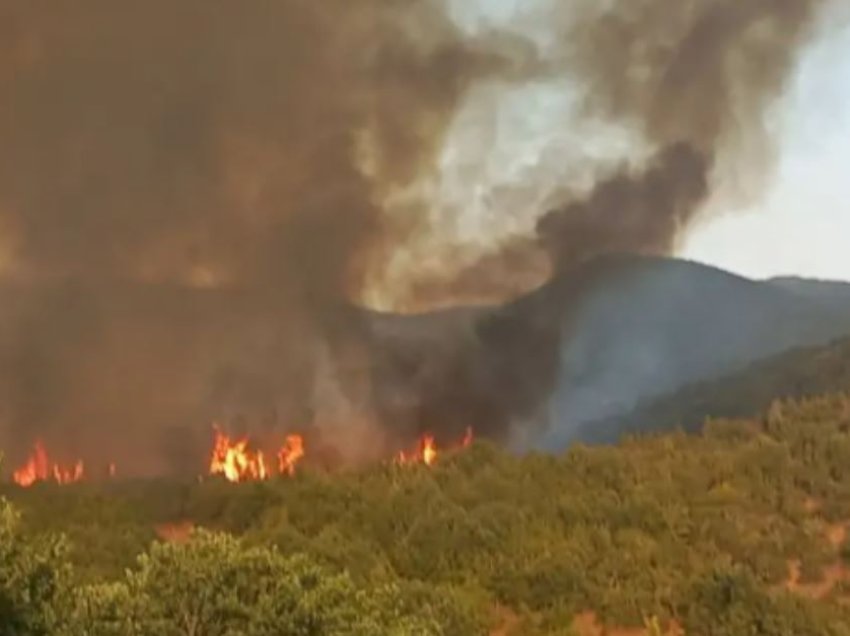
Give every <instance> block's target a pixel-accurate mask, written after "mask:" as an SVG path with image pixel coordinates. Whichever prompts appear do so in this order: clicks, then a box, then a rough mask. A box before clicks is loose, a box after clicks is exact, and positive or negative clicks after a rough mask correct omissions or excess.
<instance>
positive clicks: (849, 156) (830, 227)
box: [443, 0, 850, 280]
mask: <svg viewBox="0 0 850 636" xmlns="http://www.w3.org/2000/svg"><path fill="white" fill-rule="evenodd" d="M549 1H551V0H525V2H519V1H518V0H478V2H477V3H476V2H473V1H471V0H449V2H450V4H451V5H452V6H453V7H454V9H455V14H456V17H457V19H458V20H459V21H460V22H461V23H463V24H466V25H467V26H469V28H470V29H472V30H474V29H475V27H474V25H476V24H479V23H481V22H482V21H484V22H489V21H493V22H496V23H500V24H501V25H506V24H508V25H511V26H512V27H514V28H519V29H522V30H524V31H526V32H527V33H535V29H539V27H538V26H533V25H539V24H540V22H539V21H537V20H536V19H535V15H534V10H535V8H536V7H539V6H540V5H542V4H545V3H546V2H549ZM556 1H557V0H556ZM845 4H850V3H845V2H844V0H837V2H836V3H835V7H836V11H835V12H834V13H833V14H832V15H831V17H830V22H833V23H837V24H841V25H843V26H839V27H835V28H831V29H830V30H829V33H828V35H825V36H823V37H819V38H818V39H817V41H816V42H815V43H813V44H812V45H811V46H810V47H808V48H807V49H806V50H805V52H804V54H803V56H802V58H801V61H800V65H799V69H798V71H797V73H796V75H795V77H794V79H793V82H792V84H791V86H790V87H789V91H788V93H787V94H786V95H784V96H782V98H781V99H780V101H779V102H778V103H777V105H776V108H775V110H774V112H773V113H771V115H770V117H771V122H772V123H771V129H772V130H773V131H774V137H775V139H774V140H773V141H774V148H775V152H776V156H775V161H776V169H775V170H773V171H771V172H769V173H768V179H767V182H766V183H765V184H764V187H763V188H762V189H758V190H757V191H756V193H755V196H753V197H752V198H751V199H749V200H748V202H747V203H742V202H740V201H739V202H737V203H734V202H729V201H728V200H725V199H722V200H720V199H718V200H715V201H714V202H713V204H711V205H710V206H709V208H708V209H710V210H711V214H710V215H708V216H707V218H706V219H705V220H704V221H703V222H702V223H701V224H700V225H699V226H697V227H696V228H695V229H694V230H693V231H692V232H691V234H690V235H689V236H688V238H687V240H686V241H685V243H684V245H683V246H682V249H681V252H680V254H681V255H682V256H684V257H687V258H691V259H694V260H698V261H702V262H706V263H710V264H713V265H717V266H720V267H723V268H725V269H729V270H732V271H735V272H738V273H741V274H744V275H746V276H751V277H755V278H762V277H770V276H776V275H801V276H810V277H819V278H832V279H843V280H850V19H848V18H850V6H843V5H845ZM525 25H532V26H525ZM537 34H539V32H538V33H537ZM491 92H492V90H491ZM569 100H570V95H569V86H561V87H554V86H537V87H526V88H523V89H519V90H514V91H512V92H510V93H509V94H507V95H497V94H491V95H489V96H488V95H487V93H486V90H483V91H482V94H481V95H479V96H478V98H477V99H473V100H471V101H472V104H473V106H471V107H470V108H468V109H467V111H468V112H467V113H466V115H465V118H464V115H462V117H461V119H462V120H464V121H465V124H464V126H463V129H464V131H465V132H464V133H462V136H461V137H459V140H460V139H465V143H462V144H458V146H462V147H465V148H468V149H470V150H469V151H468V152H469V153H470V154H468V155H466V156H464V155H463V154H459V153H458V152H457V151H454V152H449V153H448V157H447V159H446V161H445V162H444V163H445V165H446V167H447V170H446V174H447V175H448V178H447V179H446V180H445V183H444V193H443V194H444V197H445V199H446V200H447V201H448V202H449V205H448V206H447V207H446V209H445V210H444V211H443V213H444V214H446V215H455V216H457V217H458V218H457V219H456V220H455V222H456V224H457V227H458V228H459V229H458V232H459V234H460V235H461V236H466V237H469V236H475V235H479V234H481V233H484V234H486V233H487V232H488V231H489V230H488V227H489V225H488V222H487V219H488V217H490V218H492V217H491V216H490V215H492V214H505V213H506V206H508V205H510V201H511V200H512V199H511V196H512V194H511V192H509V191H508V192H505V191H504V189H503V188H501V183H502V182H503V181H505V180H510V181H513V182H520V181H522V182H526V183H529V184H530V185H529V189H534V188H537V189H538V190H539V191H544V190H545V189H546V188H547V187H550V186H551V184H552V183H554V182H557V181H559V180H560V181H563V180H571V179H577V175H578V179H577V180H578V181H579V182H580V181H581V178H582V175H581V174H580V173H581V172H582V168H583V166H584V165H585V164H587V163H588V161H587V155H588V152H587V151H586V149H584V148H583V149H582V154H581V156H579V155H577V154H576V153H574V152H573V153H571V152H570V150H569V148H570V147H571V146H572V147H575V144H576V143H578V142H577V141H576V140H577V139H581V140H583V141H582V143H584V142H585V141H586V140H587V139H589V138H590V139H600V140H602V139H605V140H607V142H610V140H611V139H612V138H613V137H612V136H611V131H610V130H599V131H596V130H592V129H590V130H589V129H586V128H585V129H582V130H580V131H579V130H567V129H566V128H567V127H566V126H562V125H560V123H559V122H558V120H557V119H553V118H555V117H558V116H563V113H564V109H565V108H567V106H566V105H567V104H568V103H569ZM470 122H471V123H472V125H470ZM459 128H460V127H459ZM493 131H497V132H496V133H495V134H494V132H493ZM476 134H479V135H481V140H482V142H483V140H484V139H485V135H486V139H487V140H488V142H489V146H488V148H489V150H488V152H487V153H486V154H487V157H486V158H482V156H481V155H482V153H481V148H482V146H481V144H476V143H474V142H475V139H476V138H475V135H476ZM494 139H495V141H494ZM470 141H472V142H473V143H469V142H470ZM617 143H626V144H627V143H628V142H627V140H626V141H624V140H623V139H622V138H621V139H620V140H619V142H618V141H616V140H615V141H614V147H616V144H617ZM518 147H521V148H523V151H522V152H520V153H518V152H517V148H518ZM611 147H612V145H611V143H608V144H607V151H608V152H610V149H611ZM553 153H554V154H555V155H556V156H557V157H558V158H559V161H555V162H552V161H549V162H546V164H547V165H549V166H551V165H558V166H561V168H560V169H559V172H557V173H552V174H541V169H540V168H541V165H542V164H543V162H540V163H537V162H536V161H535V160H534V159H533V158H534V157H541V156H546V155H552V154H553ZM593 153H594V151H593V150H591V151H590V154H591V155H593ZM518 154H519V155H521V156H522V157H523V158H522V159H520V160H517V159H516V157H517V155H518ZM561 159H562V160H561ZM473 175H474V176H473ZM518 177H521V178H518ZM470 183H475V184H477V185H476V186H475V188H474V189H471V188H472V186H470V185H469V184H470ZM720 185H721V187H722V186H723V184H722V183H721V184H720ZM494 192H495V193H497V194H496V196H495V198H494V194H493V193H494ZM515 194H516V196H517V198H520V199H522V198H523V196H522V195H523V194H525V195H527V194H528V192H525V193H515ZM524 200H526V201H527V200H528V199H527V197H526V198H524ZM537 213H539V210H528V209H526V210H518V209H511V211H510V212H509V214H511V215H512V216H513V217H516V221H515V225H516V227H517V228H520V229H523V228H526V229H527V228H529V227H533V220H534V217H535V216H536V214H537Z"/></svg>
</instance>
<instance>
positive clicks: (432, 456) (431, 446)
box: [395, 427, 473, 466]
mask: <svg viewBox="0 0 850 636" xmlns="http://www.w3.org/2000/svg"><path fill="white" fill-rule="evenodd" d="M472 440H473V435H472V428H471V427H469V428H467V429H466V434H465V435H464V437H463V441H462V442H461V443H460V444H459V445H458V446H459V447H460V448H466V447H467V446H469V445H470V444H472ZM438 454H439V453H438V450H437V442H436V441H435V439H434V436H433V435H423V436H422V438H421V439H420V440H419V443H418V444H417V447H416V450H415V451H413V452H405V451H401V452H399V453H398V455H396V458H395V461H396V463H397V464H425V465H426V466H433V465H434V463H435V462H436V461H437V457H438Z"/></svg>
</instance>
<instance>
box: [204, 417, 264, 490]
mask: <svg viewBox="0 0 850 636" xmlns="http://www.w3.org/2000/svg"><path fill="white" fill-rule="evenodd" d="M210 474H211V475H223V476H224V478H225V479H227V480H228V481H233V482H238V481H247V480H255V479H266V477H268V470H267V469H266V460H265V457H264V456H263V452H262V451H257V452H253V451H251V450H249V448H248V440H247V439H242V440H239V441H237V442H233V441H231V440H230V437H228V436H227V435H225V434H224V433H222V432H221V431H219V430H216V432H215V446H214V447H213V455H212V459H211V460H210Z"/></svg>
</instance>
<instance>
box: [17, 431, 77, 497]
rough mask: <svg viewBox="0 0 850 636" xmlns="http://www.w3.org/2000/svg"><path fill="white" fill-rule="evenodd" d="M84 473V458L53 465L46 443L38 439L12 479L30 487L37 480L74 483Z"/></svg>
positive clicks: (64, 483) (25, 486) (20, 484)
mask: <svg viewBox="0 0 850 636" xmlns="http://www.w3.org/2000/svg"><path fill="white" fill-rule="evenodd" d="M84 474H85V467H84V465H83V461H82V460H77V462H76V463H75V464H74V465H73V466H62V465H60V464H53V465H51V464H50V461H49V460H48V457H47V451H46V450H44V445H43V444H42V443H41V442H40V441H36V443H35V444H34V445H33V450H32V454H31V455H30V456H29V459H28V460H27V462H26V463H25V464H24V465H23V466H21V467H20V468H19V469H18V470H16V471H15V472H14V473H13V474H12V479H13V480H14V482H15V483H16V484H18V485H19V486H21V487H23V488H28V487H29V486H32V485H33V484H34V483H35V482H37V481H48V480H50V479H53V481H55V482H56V483H57V484H60V485H66V484H72V483H74V482H77V481H80V480H81V479H82V478H83V476H84Z"/></svg>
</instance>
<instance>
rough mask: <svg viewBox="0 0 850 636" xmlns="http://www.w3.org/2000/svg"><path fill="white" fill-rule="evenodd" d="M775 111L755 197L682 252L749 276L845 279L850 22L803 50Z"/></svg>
mask: <svg viewBox="0 0 850 636" xmlns="http://www.w3.org/2000/svg"><path fill="white" fill-rule="evenodd" d="M780 112H781V113H782V126H781V129H780V130H781V134H780V141H779V145H778V152H779V158H778V159H779V166H778V169H777V171H776V172H775V173H774V174H773V176H772V178H771V181H770V183H769V184H768V188H767V191H766V192H765V193H764V194H763V197H762V198H761V200H760V201H758V202H756V203H755V204H753V205H752V206H750V207H748V208H745V209H744V210H732V211H730V214H728V215H725V216H724V217H723V218H720V219H716V220H713V221H711V222H709V223H707V224H705V225H704V226H702V227H700V228H698V229H697V231H696V232H694V233H693V235H692V236H691V238H690V240H689V241H688V243H687V245H686V246H685V249H684V251H683V255H684V256H687V257H689V258H693V259H695V260H699V261H705V262H709V263H712V264H716V265H719V266H721V267H725V268H727V269H731V270H733V271H736V272H740V273H743V274H746V275H749V276H753V277H768V276H774V275H786V274H798V275H804V276H813V277H821V278H837V279H842V280H850V27H844V28H841V29H840V30H838V32H836V33H834V34H832V35H831V36H830V37H828V38H827V39H826V40H821V41H819V42H818V43H817V44H816V45H815V46H813V47H812V48H811V49H810V50H809V51H807V52H806V54H805V56H804V58H803V60H802V63H801V65H800V71H799V73H798V75H797V77H796V78H795V82H794V85H793V87H792V89H791V91H790V93H789V95H787V96H786V97H785V98H784V99H783V102H782V103H781V105H780Z"/></svg>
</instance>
